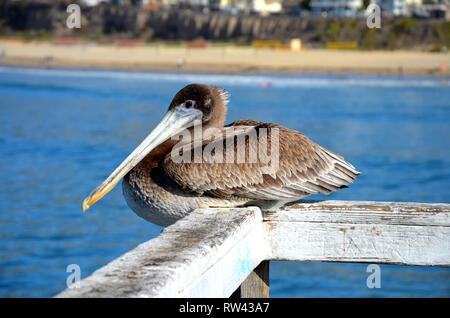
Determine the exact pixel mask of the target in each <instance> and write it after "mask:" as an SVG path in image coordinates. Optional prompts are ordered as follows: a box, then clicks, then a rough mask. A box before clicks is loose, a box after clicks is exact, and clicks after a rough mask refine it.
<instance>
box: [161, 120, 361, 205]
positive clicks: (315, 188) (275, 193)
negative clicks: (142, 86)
mask: <svg viewBox="0 0 450 318" xmlns="http://www.w3.org/2000/svg"><path fill="white" fill-rule="evenodd" d="M239 127H246V130H245V132H244V133H248V132H249V131H250V130H252V129H254V130H255V132H256V136H257V141H258V142H263V141H265V142H266V144H265V146H266V147H267V148H266V149H270V151H274V150H275V149H274V150H272V149H271V146H272V143H271V141H272V140H271V139H270V137H271V136H272V133H273V132H274V129H275V128H276V129H278V136H279V157H278V161H279V165H278V169H277V170H276V171H275V172H274V173H267V171H265V170H264V168H263V167H264V166H265V165H266V164H267V163H262V162H261V158H259V157H258V158H257V161H256V162H251V161H250V160H248V159H249V156H247V154H248V152H249V149H250V148H252V149H253V150H255V149H257V148H255V147H256V146H255V145H253V144H251V143H250V141H249V140H250V138H247V139H245V141H246V143H245V155H246V157H245V158H246V161H245V162H244V163H241V162H239V163H237V162H236V158H234V159H235V160H234V162H232V163H227V162H213V163H206V162H200V163H195V162H174V161H173V160H172V158H171V156H170V154H169V155H167V156H166V157H165V159H164V161H163V163H162V168H163V169H164V171H165V173H166V174H167V175H168V176H169V177H170V178H171V179H172V180H173V181H175V182H176V183H177V184H178V185H179V186H180V187H181V188H182V189H183V190H184V191H187V192H195V193H198V194H200V195H209V196H214V197H230V196H239V197H244V198H248V199H252V200H298V199H301V198H304V197H306V196H308V195H310V194H316V193H323V194H329V193H331V192H333V191H337V190H339V189H341V188H344V187H347V185H348V184H350V183H352V182H353V181H354V180H355V179H356V177H357V176H358V175H359V174H360V173H359V172H358V171H357V170H356V169H355V167H353V165H351V164H350V163H348V162H347V161H345V159H344V158H343V157H342V156H340V155H337V154H335V153H333V152H331V151H330V150H328V149H325V148H323V147H321V146H319V145H318V144H316V143H314V142H313V141H311V140H310V139H308V138H307V137H306V136H304V135H303V134H301V133H299V132H297V131H295V130H291V129H288V128H285V127H282V126H279V125H276V124H267V123H262V122H259V121H254V120H239V121H236V122H234V123H232V124H230V125H228V126H226V127H224V128H223V129H222V136H227V137H223V138H221V139H220V138H219V139H215V140H214V141H215V142H222V144H223V158H225V156H226V147H227V143H226V139H227V138H233V140H234V142H235V143H234V149H232V150H233V151H234V153H235V154H236V153H237V152H238V149H237V146H236V140H237V136H238V135H239V134H240V133H242V131H241V132H237V133H236V134H234V135H231V136H229V135H226V133H225V129H229V128H239ZM260 128H266V129H267V131H268V134H267V138H266V139H264V140H263V139H261V138H262V137H261V136H260V134H259V133H258V130H259V129H260ZM209 142H210V140H207V141H203V142H202V144H201V146H200V147H202V150H204V149H205V146H206V145H207V144H208V143H209ZM263 146H264V145H263ZM189 150H190V151H191V152H194V151H195V150H194V143H192V144H191V147H190V149H189Z"/></svg>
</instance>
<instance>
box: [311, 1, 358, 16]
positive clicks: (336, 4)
mask: <svg viewBox="0 0 450 318" xmlns="http://www.w3.org/2000/svg"><path fill="white" fill-rule="evenodd" d="M362 5H363V1H362V0H312V1H311V13H312V14H313V15H331V16H337V17H356V16H359V15H361V9H362Z"/></svg>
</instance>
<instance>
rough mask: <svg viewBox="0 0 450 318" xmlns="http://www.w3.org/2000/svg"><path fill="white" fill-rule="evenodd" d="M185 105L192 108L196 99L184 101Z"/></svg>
mask: <svg viewBox="0 0 450 318" xmlns="http://www.w3.org/2000/svg"><path fill="white" fill-rule="evenodd" d="M184 106H186V108H191V107H192V106H194V101H192V100H188V101H186V102H185V103H184Z"/></svg>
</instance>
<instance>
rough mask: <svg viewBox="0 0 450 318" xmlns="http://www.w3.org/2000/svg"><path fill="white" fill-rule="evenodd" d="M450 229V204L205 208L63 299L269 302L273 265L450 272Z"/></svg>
mask: <svg viewBox="0 0 450 318" xmlns="http://www.w3.org/2000/svg"><path fill="white" fill-rule="evenodd" d="M449 226H450V204H425V203H399V202H364V201H322V202H307V203H301V204H295V205H292V206H290V207H289V208H286V209H285V210H280V211H278V212H275V213H273V212H270V213H262V212H261V211H260V209H259V208H256V207H249V208H233V209H199V210H196V211H194V212H193V213H191V214H190V215H189V216H187V217H185V218H183V219H181V220H179V221H178V222H176V223H175V224H173V225H172V226H169V227H167V228H165V229H164V231H163V232H162V233H161V234H160V235H159V236H158V237H156V238H154V239H152V240H150V241H148V242H145V243H142V244H141V245H139V246H138V247H136V248H135V249H133V250H131V251H129V252H128V253H126V254H124V255H122V256H121V257H119V258H117V259H116V260H114V261H112V262H111V263H109V264H108V265H106V266H104V267H102V268H100V269H99V270H97V271H96V272H94V273H93V274H92V275H90V276H89V277H87V278H85V279H83V280H82V281H81V284H80V286H79V287H78V288H67V289H66V290H64V291H63V292H61V293H60V294H59V295H57V296H58V297H228V296H230V295H232V294H233V292H234V294H233V295H234V296H242V297H254V296H256V297H265V296H268V293H269V287H268V282H269V277H268V274H269V267H268V266H269V262H268V261H269V260H289V261H327V262H364V263H388V264H408V265H427V266H430V265H440V266H449V265H450V227H449ZM244 281H245V282H244Z"/></svg>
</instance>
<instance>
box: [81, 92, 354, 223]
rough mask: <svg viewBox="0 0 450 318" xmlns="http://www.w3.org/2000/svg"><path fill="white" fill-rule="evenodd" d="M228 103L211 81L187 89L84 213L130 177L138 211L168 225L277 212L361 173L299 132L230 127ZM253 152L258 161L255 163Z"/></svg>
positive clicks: (252, 124) (255, 124)
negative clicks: (207, 210)
mask: <svg viewBox="0 0 450 318" xmlns="http://www.w3.org/2000/svg"><path fill="white" fill-rule="evenodd" d="M228 98H229V95H228V93H227V92H226V91H224V90H222V89H220V88H218V87H213V86H210V85H206V84H191V85H188V86H186V87H184V88H183V89H181V90H180V91H179V92H178V93H177V94H176V95H175V97H174V99H173V100H172V102H171V104H170V106H169V110H168V112H167V114H166V115H165V116H164V118H163V119H162V120H161V122H160V123H159V124H158V125H157V126H156V128H155V129H154V130H153V131H152V132H151V133H150V134H149V135H148V136H147V137H146V138H145V140H144V141H143V142H142V143H141V144H140V145H139V146H138V147H137V148H136V149H135V150H134V151H133V152H132V153H131V154H130V155H129V156H128V157H127V158H126V159H125V160H124V161H123V162H122V163H121V164H120V165H119V167H118V168H117V169H116V170H115V171H114V172H113V173H112V174H111V175H110V176H109V177H108V178H107V179H106V180H105V181H103V182H102V183H101V184H100V185H99V186H98V187H97V188H96V189H94V190H93V191H92V192H91V193H90V194H89V196H88V197H87V198H86V199H85V200H84V201H83V205H82V208H83V210H86V209H88V208H89V207H90V206H91V205H92V204H94V203H95V202H97V201H98V200H100V199H101V198H102V197H103V196H104V195H105V194H106V193H108V192H109V191H110V190H111V189H112V188H113V187H114V186H115V185H116V184H117V183H118V182H119V180H121V179H122V178H123V183H122V186H123V193H124V196H125V199H126V201H127V203H128V205H129V206H130V207H131V209H133V210H134V211H135V213H136V214H138V215H139V216H141V217H142V218H144V219H146V220H148V221H150V222H152V223H155V224H158V225H161V226H167V225H170V224H172V223H174V222H175V221H176V220H178V219H180V218H182V217H183V216H185V215H187V214H188V213H190V212H192V211H193V210H194V209H196V208H201V207H236V206H247V205H258V206H260V207H261V208H262V209H266V210H270V209H277V208H279V207H281V206H283V205H284V204H286V203H288V202H293V201H297V200H299V199H302V198H304V197H306V196H308V195H311V194H316V193H324V194H329V193H331V192H332V191H337V190H339V189H340V188H343V187H346V186H347V185H348V184H349V183H352V182H353V181H354V180H355V178H356V177H357V176H358V174H359V172H358V171H356V169H355V168H354V167H353V166H352V165H351V164H350V163H348V162H346V161H345V160H344V158H343V157H341V156H339V155H337V154H335V153H333V152H331V151H329V150H327V149H325V148H323V147H321V146H319V145H318V144H316V143H314V142H313V141H311V140H310V139H308V138H307V137H306V136H304V135H303V134H301V133H299V132H298V131H295V130H291V129H288V128H285V127H282V126H280V125H276V124H270V123H263V122H259V121H254V120H238V121H236V122H234V123H232V124H229V125H227V126H224V122H225V116H226V112H227V103H228ZM196 130H198V131H199V132H200V135H201V136H200V138H199V137H198V136H195V135H196ZM186 132H187V134H186ZM175 137H177V138H175ZM191 137H192V138H191ZM240 137H243V138H240ZM252 137H256V138H252ZM275 137H276V138H275ZM255 140H256V142H255ZM239 141H240V143H239ZM211 145H213V146H211ZM263 148H266V149H263ZM269 149H270V151H269ZM264 150H265V151H264ZM206 152H209V156H206V155H205V153H206ZM269 152H270V157H269V156H267V154H268V153H269ZM196 153H199V154H200V157H199V158H200V160H198V159H199V158H198V157H195V156H194V154H196ZM252 153H256V154H257V156H253V158H251V154H252ZM263 153H265V154H266V157H264V156H263V155H262V154H263ZM219 155H221V156H219ZM258 155H259V156H258ZM272 155H273V156H272ZM227 156H229V157H227ZM238 157H239V158H240V161H239V159H238ZM255 157H256V159H255ZM180 158H181V159H183V160H180ZM217 158H221V160H216V159H217ZM224 158H226V159H227V160H225V159H224ZM230 158H231V160H230ZM267 158H269V160H267ZM196 159H197V160H196Z"/></svg>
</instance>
